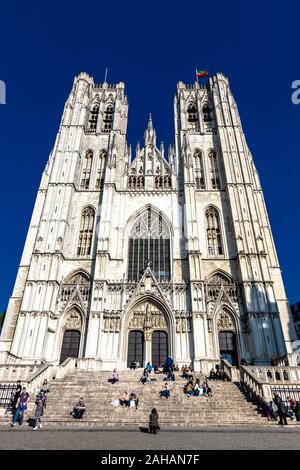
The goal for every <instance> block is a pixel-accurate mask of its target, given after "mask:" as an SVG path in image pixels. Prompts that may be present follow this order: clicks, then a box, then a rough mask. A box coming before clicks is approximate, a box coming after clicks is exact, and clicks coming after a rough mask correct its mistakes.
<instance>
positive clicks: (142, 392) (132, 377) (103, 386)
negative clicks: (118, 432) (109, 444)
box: [2, 370, 273, 428]
mask: <svg viewBox="0 0 300 470" xmlns="http://www.w3.org/2000/svg"><path fill="white" fill-rule="evenodd" d="M141 374H142V370H136V371H129V370H128V371H123V372H121V373H120V381H119V382H118V383H116V384H111V383H109V382H108V379H109V378H110V377H111V373H110V372H98V373H96V372H86V371H80V370H75V371H72V372H71V373H69V374H68V375H66V376H65V377H64V378H63V379H62V380H55V381H54V382H52V383H51V384H50V393H49V394H48V397H47V409H46V411H45V415H44V417H43V422H44V424H45V425H46V426H47V427H54V426H64V427H65V426H87V425H88V426H97V427H116V428H119V427H121V426H126V427H134V428H137V426H142V427H144V426H147V424H148V416H149V413H150V411H151V409H152V408H156V409H157V411H158V413H159V423H160V426H161V427H164V428H173V427H176V428H179V427H181V428H197V427H202V426H216V425H218V426H224V425H235V426H236V425H252V426H257V425H258V426H261V425H272V424H273V423H269V422H268V421H267V419H266V418H263V417H262V416H261V415H260V414H258V412H257V411H256V409H255V407H254V406H253V405H252V404H251V403H249V402H248V401H247V400H246V399H245V397H244V396H243V394H242V393H241V392H240V390H239V389H238V387H237V386H236V385H235V384H234V383H232V382H223V381H210V386H211V387H212V390H213V397H212V398H205V397H190V398H187V396H186V395H185V394H184V392H183V387H184V385H185V383H186V381H185V380H184V379H182V378H181V377H180V374H179V373H176V374H175V377H176V380H175V382H168V384H169V388H170V392H171V397H170V398H169V399H161V398H160V394H159V392H160V390H162V389H163V388H164V384H165V381H164V378H165V376H164V375H161V374H153V373H152V374H151V376H150V380H149V381H148V382H147V383H146V384H145V385H142V384H141V383H140V382H139V379H140V377H141ZM194 378H200V380H203V378H204V376H203V375H201V374H195V375H194ZM125 390H127V391H128V392H129V393H131V392H132V391H134V392H135V393H136V394H137V396H138V398H139V407H138V409H137V410H136V409H135V408H127V407H123V406H118V407H113V406H112V404H111V402H112V400H115V399H119V398H122V396H123V393H124V391H125ZM80 397H83V399H84V401H85V404H86V413H85V415H84V417H83V419H82V420H76V419H73V418H72V416H70V411H71V410H72V408H73V405H74V404H75V403H76V402H77V401H78V400H79V398H80ZM33 401H34V400H33V399H32V400H31V406H29V409H28V414H27V416H34V403H33ZM2 422H3V421H2Z"/></svg>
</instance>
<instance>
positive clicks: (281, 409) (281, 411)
mask: <svg viewBox="0 0 300 470" xmlns="http://www.w3.org/2000/svg"><path fill="white" fill-rule="evenodd" d="M274 403H275V405H276V406H277V408H278V416H279V423H278V424H282V425H287V420H286V415H287V413H288V410H287V408H286V406H285V404H284V403H283V401H282V398H281V397H280V396H279V395H278V393H274Z"/></svg>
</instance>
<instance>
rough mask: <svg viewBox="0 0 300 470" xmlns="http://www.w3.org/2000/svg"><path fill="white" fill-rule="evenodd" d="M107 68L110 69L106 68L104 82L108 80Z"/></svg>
mask: <svg viewBox="0 0 300 470" xmlns="http://www.w3.org/2000/svg"><path fill="white" fill-rule="evenodd" d="M107 70H108V69H107V67H106V69H105V75H104V82H106V79H107Z"/></svg>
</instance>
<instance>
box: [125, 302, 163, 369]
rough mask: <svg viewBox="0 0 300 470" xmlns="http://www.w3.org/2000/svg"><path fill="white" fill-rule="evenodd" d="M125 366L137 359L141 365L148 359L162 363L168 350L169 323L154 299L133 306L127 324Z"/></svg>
mask: <svg viewBox="0 0 300 470" xmlns="http://www.w3.org/2000/svg"><path fill="white" fill-rule="evenodd" d="M126 336H127V341H128V342H127V367H130V364H131V362H132V361H135V360H139V361H140V364H141V366H142V365H144V364H145V363H147V362H148V361H150V362H151V363H153V365H157V366H159V365H161V364H162V363H164V361H165V360H166V358H167V357H168V355H169V354H170V352H169V340H168V339H169V325H168V320H167V315H166V314H165V312H164V311H163V310H162V308H161V307H160V306H159V305H157V304H156V303H154V301H153V302H152V301H146V302H143V303H141V304H139V305H137V306H136V307H134V308H133V309H132V311H131V313H130V315H129V319H128V324H127V335H126Z"/></svg>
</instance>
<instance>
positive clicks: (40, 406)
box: [33, 390, 46, 431]
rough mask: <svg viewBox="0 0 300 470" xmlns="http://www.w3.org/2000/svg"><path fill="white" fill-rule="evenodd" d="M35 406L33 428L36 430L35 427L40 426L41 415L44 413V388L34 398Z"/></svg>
mask: <svg viewBox="0 0 300 470" xmlns="http://www.w3.org/2000/svg"><path fill="white" fill-rule="evenodd" d="M35 404H36V408H35V415H34V417H35V423H34V428H33V430H34V431H36V430H37V429H39V428H40V429H41V428H42V416H43V414H44V409H45V408H46V395H45V392H44V390H41V392H40V393H39V395H38V396H37V397H36V400H35Z"/></svg>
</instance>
